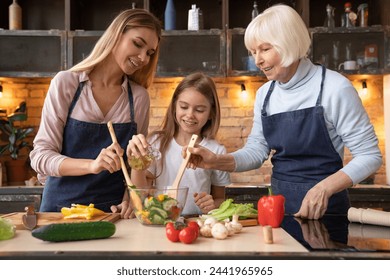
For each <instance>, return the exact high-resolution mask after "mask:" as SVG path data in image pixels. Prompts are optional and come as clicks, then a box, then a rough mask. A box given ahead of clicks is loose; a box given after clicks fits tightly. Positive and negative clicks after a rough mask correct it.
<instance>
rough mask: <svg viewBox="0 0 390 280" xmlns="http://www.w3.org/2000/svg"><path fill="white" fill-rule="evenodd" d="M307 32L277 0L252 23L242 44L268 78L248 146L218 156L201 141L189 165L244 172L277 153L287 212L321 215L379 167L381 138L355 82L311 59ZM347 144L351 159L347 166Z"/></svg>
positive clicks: (342, 203) (338, 209)
mask: <svg viewBox="0 0 390 280" xmlns="http://www.w3.org/2000/svg"><path fill="white" fill-rule="evenodd" d="M310 43H311V40H310V36H309V32H308V30H307V28H306V26H305V24H304V22H303V20H302V19H301V17H300V16H299V14H298V13H297V12H296V11H295V10H294V9H293V8H291V7H289V6H286V5H275V6H272V7H270V8H268V9H266V10H265V11H264V12H263V13H261V14H260V15H258V16H257V17H256V18H255V19H254V20H253V21H252V22H251V23H250V24H249V26H248V27H247V29H246V32H245V45H246V47H247V49H248V50H249V51H250V52H251V53H252V55H253V57H254V58H255V61H256V65H257V67H258V68H260V70H261V71H262V72H263V73H264V74H265V75H266V77H267V79H268V80H269V81H268V82H267V83H265V84H264V85H263V86H261V87H260V89H259V90H258V91H257V94H256V100H255V104H254V123H253V128H252V131H251V134H250V135H249V137H248V141H247V143H246V144H245V146H244V147H243V148H242V149H240V150H238V151H236V152H233V153H230V154H226V155H215V154H213V153H211V152H210V151H208V150H206V149H205V148H203V147H200V146H197V147H195V148H193V149H191V148H190V151H191V152H192V153H193V154H195V155H197V156H195V157H193V158H192V161H191V165H192V167H194V168H195V167H202V168H212V169H220V170H225V171H230V172H233V171H235V172H241V171H247V170H252V169H255V168H259V167H260V166H261V165H262V163H263V162H264V161H265V160H266V159H267V158H268V157H269V156H270V154H271V151H272V158H271V161H272V164H273V170H272V178H271V185H272V189H273V193H274V194H282V195H284V196H285V198H286V204H285V210H286V213H288V214H295V216H296V217H301V218H307V219H319V218H320V217H322V216H323V215H324V214H325V213H326V214H346V213H347V211H348V208H349V207H350V203H349V197H348V193H347V190H346V189H347V188H348V187H350V186H352V185H353V184H356V183H359V182H360V181H362V180H363V179H365V178H366V177H368V176H369V175H371V174H372V173H374V172H375V171H376V170H377V169H378V168H379V167H380V166H381V164H382V156H381V153H380V150H379V147H378V140H377V137H376V135H375V132H374V128H373V126H372V124H371V123H370V120H369V117H368V115H367V113H366V111H365V109H364V107H363V105H362V102H361V100H360V98H359V96H358V94H357V92H356V90H355V88H354V87H353V86H352V84H351V83H350V82H349V80H348V79H347V78H345V77H344V76H342V75H341V74H339V73H337V72H335V71H331V70H328V69H326V68H325V67H324V66H321V65H315V64H313V63H312V62H311V61H310V60H309V59H308V58H307V53H308V51H309V48H310ZM344 147H347V148H348V149H349V150H350V151H351V154H352V156H353V159H352V160H351V161H350V162H349V163H348V164H346V165H345V166H343V157H344Z"/></svg>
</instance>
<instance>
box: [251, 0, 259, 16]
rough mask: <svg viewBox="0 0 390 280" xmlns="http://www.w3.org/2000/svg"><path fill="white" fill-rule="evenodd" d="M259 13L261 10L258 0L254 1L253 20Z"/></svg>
mask: <svg viewBox="0 0 390 280" xmlns="http://www.w3.org/2000/svg"><path fill="white" fill-rule="evenodd" d="M258 15H259V10H258V9H257V2H256V1H254V2H253V10H252V20H253V19H254V18H255V17H257V16H258Z"/></svg>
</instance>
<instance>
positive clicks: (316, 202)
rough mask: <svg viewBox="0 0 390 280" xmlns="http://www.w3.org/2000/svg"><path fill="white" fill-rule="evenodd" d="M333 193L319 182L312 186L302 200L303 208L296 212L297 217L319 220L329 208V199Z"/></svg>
mask: <svg viewBox="0 0 390 280" xmlns="http://www.w3.org/2000/svg"><path fill="white" fill-rule="evenodd" d="M331 195H332V194H330V193H329V190H328V189H327V188H326V187H323V185H322V184H317V185H315V186H314V187H313V188H311V189H310V190H309V191H308V192H307V193H306V196H305V198H304V199H303V201H302V205H301V208H300V209H299V211H298V212H297V213H296V214H294V216H295V217H298V218H304V219H310V220H318V219H319V218H321V217H322V216H323V215H324V214H325V212H326V209H327V208H328V201H329V198H330V196H331Z"/></svg>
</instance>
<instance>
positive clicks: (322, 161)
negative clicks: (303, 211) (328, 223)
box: [261, 66, 350, 214]
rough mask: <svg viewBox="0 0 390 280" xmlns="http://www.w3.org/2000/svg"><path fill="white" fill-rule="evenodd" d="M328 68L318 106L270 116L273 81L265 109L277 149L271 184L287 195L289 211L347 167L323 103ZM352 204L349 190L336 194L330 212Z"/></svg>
mask: <svg viewBox="0 0 390 280" xmlns="http://www.w3.org/2000/svg"><path fill="white" fill-rule="evenodd" d="M325 73H326V69H325V67H323V66H322V81H321V87H320V92H319V94H318V98H317V102H316V105H315V106H314V107H310V108H305V109H300V110H296V111H290V112H284V113H278V114H274V115H271V116H267V112H266V108H267V105H268V102H269V99H270V96H271V93H272V91H273V89H274V86H275V81H273V82H272V83H271V86H270V88H269V90H268V93H267V96H266V98H265V100H264V104H263V108H262V111H261V119H262V123H263V132H264V137H265V139H266V141H267V143H268V146H269V147H270V149H273V150H275V153H274V155H273V156H272V158H271V162H272V164H273V168H272V178H271V185H272V190H273V193H274V194H282V195H284V196H285V197H286V203H285V211H286V214H294V213H296V212H298V211H299V208H300V207H301V204H302V200H303V198H304V197H305V195H306V193H307V192H308V191H309V190H310V189H311V188H312V187H313V186H314V185H316V184H317V183H318V182H320V181H322V180H323V179H325V178H326V177H328V176H330V175H332V174H333V173H335V172H337V171H338V170H340V169H341V168H342V167H343V161H342V159H341V158H340V155H339V154H338V153H337V151H336V150H335V148H334V146H333V144H332V141H331V139H330V137H329V133H328V130H327V127H326V124H325V118H324V108H323V107H322V106H321V98H322V90H323V84H324V80H325ZM349 206H350V203H349V197H348V192H347V191H346V190H343V191H341V192H339V193H337V194H334V195H333V196H332V197H331V198H330V200H329V204H328V208H327V211H326V214H346V213H347V211H348V208H349Z"/></svg>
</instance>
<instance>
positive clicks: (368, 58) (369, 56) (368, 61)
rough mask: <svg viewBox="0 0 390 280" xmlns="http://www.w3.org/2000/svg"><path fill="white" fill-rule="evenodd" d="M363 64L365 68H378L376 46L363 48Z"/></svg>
mask: <svg viewBox="0 0 390 280" xmlns="http://www.w3.org/2000/svg"><path fill="white" fill-rule="evenodd" d="M364 64H365V65H366V67H367V68H378V46H377V45H376V44H369V45H366V46H365V48H364Z"/></svg>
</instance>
